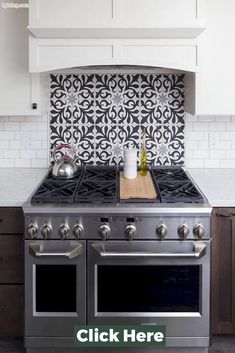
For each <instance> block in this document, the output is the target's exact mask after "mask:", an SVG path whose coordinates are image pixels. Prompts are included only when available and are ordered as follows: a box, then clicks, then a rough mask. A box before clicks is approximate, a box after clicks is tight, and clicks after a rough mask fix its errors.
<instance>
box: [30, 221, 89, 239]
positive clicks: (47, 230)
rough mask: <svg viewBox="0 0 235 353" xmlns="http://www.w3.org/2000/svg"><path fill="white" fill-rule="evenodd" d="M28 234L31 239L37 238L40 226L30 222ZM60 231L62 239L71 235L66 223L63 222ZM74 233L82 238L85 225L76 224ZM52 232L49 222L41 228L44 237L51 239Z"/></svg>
mask: <svg viewBox="0 0 235 353" xmlns="http://www.w3.org/2000/svg"><path fill="white" fill-rule="evenodd" d="M27 232H28V235H29V236H30V238H31V239H36V238H37V235H38V228H37V227H36V226H35V225H33V224H30V225H29V226H28V228H27ZM58 233H59V235H60V237H61V238H62V239H67V238H68V236H69V227H68V226H66V225H65V224H62V225H61V226H60V227H59V229H58ZM72 233H73V235H74V237H75V238H76V239H78V238H80V237H81V235H82V233H83V227H82V226H81V225H80V224H76V225H75V226H74V227H73V229H72ZM51 234H52V228H51V227H50V226H49V225H48V224H44V226H42V228H41V235H42V237H43V238H44V239H49V238H50V237H51Z"/></svg>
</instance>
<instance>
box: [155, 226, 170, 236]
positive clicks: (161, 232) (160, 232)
mask: <svg viewBox="0 0 235 353" xmlns="http://www.w3.org/2000/svg"><path fill="white" fill-rule="evenodd" d="M156 233H157V236H158V237H159V238H160V239H164V238H165V237H166V236H167V226H166V225H165V224H163V223H162V224H159V225H158V226H157V228H156Z"/></svg>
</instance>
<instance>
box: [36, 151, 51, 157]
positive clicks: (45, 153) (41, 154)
mask: <svg viewBox="0 0 235 353" xmlns="http://www.w3.org/2000/svg"><path fill="white" fill-rule="evenodd" d="M36 153H37V159H42V158H44V159H47V158H49V152H48V150H38V151H37V152H36Z"/></svg>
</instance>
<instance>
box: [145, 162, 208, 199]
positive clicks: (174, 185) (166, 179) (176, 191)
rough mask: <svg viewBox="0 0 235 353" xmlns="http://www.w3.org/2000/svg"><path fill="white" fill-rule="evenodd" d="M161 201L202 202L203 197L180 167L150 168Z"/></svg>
mask: <svg viewBox="0 0 235 353" xmlns="http://www.w3.org/2000/svg"><path fill="white" fill-rule="evenodd" d="M152 176H153V180H154V182H155V183H156V185H157V188H158V190H159V193H160V198H161V202H166V203H175V202H184V203H194V202H195V203H203V201H204V200H203V197H202V195H201V193H200V192H199V191H198V189H197V188H196V186H195V185H194V184H193V182H192V181H191V180H190V179H189V177H188V176H187V174H186V173H185V171H184V170H183V169H182V168H181V167H169V168H168V167H162V168H156V169H152Z"/></svg>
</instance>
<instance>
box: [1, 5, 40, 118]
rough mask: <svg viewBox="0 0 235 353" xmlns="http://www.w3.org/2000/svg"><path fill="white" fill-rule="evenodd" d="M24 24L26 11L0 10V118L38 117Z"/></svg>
mask: <svg viewBox="0 0 235 353" xmlns="http://www.w3.org/2000/svg"><path fill="white" fill-rule="evenodd" d="M27 23H28V10H27V9H19V10H15V9H3V8H0V52H1V55H0V116H1V115H5V116H6V115H39V114H40V102H39V76H38V74H29V64H28V61H29V60H28V50H29V49H28V31H27ZM33 104H36V109H33Z"/></svg>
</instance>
